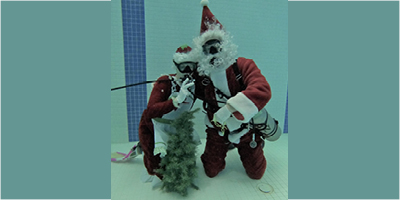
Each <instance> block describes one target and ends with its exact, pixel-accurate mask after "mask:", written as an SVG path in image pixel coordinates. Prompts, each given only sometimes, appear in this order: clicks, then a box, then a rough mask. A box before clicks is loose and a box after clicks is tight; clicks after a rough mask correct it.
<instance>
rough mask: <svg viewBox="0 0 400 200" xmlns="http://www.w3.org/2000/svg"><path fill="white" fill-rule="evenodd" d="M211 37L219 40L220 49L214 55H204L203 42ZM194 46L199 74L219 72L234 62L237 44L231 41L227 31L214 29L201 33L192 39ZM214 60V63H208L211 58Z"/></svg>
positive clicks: (207, 74)
mask: <svg viewBox="0 0 400 200" xmlns="http://www.w3.org/2000/svg"><path fill="white" fill-rule="evenodd" d="M211 39H218V40H219V41H220V42H221V45H220V49H221V51H220V52H218V53H216V54H214V55H205V54H204V53H203V52H202V49H203V47H202V46H203V44H204V43H205V42H207V41H209V40H211ZM193 42H194V44H195V48H196V50H197V51H200V52H198V53H197V54H198V55H199V58H198V60H199V67H198V69H197V71H198V72H199V75H206V76H209V75H210V73H214V72H219V71H224V70H226V69H227V68H228V67H229V66H231V65H232V64H233V63H235V62H236V56H237V46H236V45H235V44H233V43H232V40H231V36H230V35H229V33H228V32H226V31H223V30H220V29H214V30H209V31H206V32H205V33H203V34H202V35H201V36H199V37H197V38H195V39H194V40H193ZM213 58H216V59H215V60H214V64H213V65H212V64H210V61H211V59H213Z"/></svg>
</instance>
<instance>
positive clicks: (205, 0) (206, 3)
mask: <svg viewBox="0 0 400 200" xmlns="http://www.w3.org/2000/svg"><path fill="white" fill-rule="evenodd" d="M200 4H201V5H202V6H203V7H204V6H207V5H208V0H201V1H200Z"/></svg>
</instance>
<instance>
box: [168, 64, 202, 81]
mask: <svg viewBox="0 0 400 200" xmlns="http://www.w3.org/2000/svg"><path fill="white" fill-rule="evenodd" d="M174 64H175V66H176V74H177V75H178V77H179V78H181V79H186V78H189V79H191V78H192V74H193V72H195V71H196V69H197V63H195V62H182V63H179V64H178V63H176V62H175V61H174Z"/></svg>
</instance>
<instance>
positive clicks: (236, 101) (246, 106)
mask: <svg viewBox="0 0 400 200" xmlns="http://www.w3.org/2000/svg"><path fill="white" fill-rule="evenodd" d="M227 103H228V104H229V105H230V106H232V107H233V108H234V109H236V110H237V111H238V112H239V113H240V114H242V115H243V117H244V119H243V120H239V121H241V122H245V123H247V122H249V121H250V119H251V118H252V117H253V116H254V115H255V114H257V113H258V108H257V106H256V105H255V104H254V103H253V102H252V101H251V100H250V99H249V98H247V97H246V95H244V94H243V93H242V92H239V93H237V94H236V95H235V96H234V97H232V98H230V99H229V100H228V101H227Z"/></svg>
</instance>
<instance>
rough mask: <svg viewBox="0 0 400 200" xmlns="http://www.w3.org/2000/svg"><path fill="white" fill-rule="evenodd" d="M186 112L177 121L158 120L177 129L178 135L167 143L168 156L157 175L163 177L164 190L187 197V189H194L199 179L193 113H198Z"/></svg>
mask: <svg viewBox="0 0 400 200" xmlns="http://www.w3.org/2000/svg"><path fill="white" fill-rule="evenodd" d="M198 110H199V109H196V110H194V111H191V112H189V111H186V112H184V113H182V114H181V115H180V116H179V117H178V118H177V119H175V120H165V119H158V121H160V122H163V123H168V124H170V125H171V126H172V127H174V128H175V129H176V133H170V134H169V139H168V142H167V155H166V156H165V157H164V158H163V159H162V160H161V163H160V169H158V170H156V172H157V173H160V174H161V175H163V180H162V182H163V185H162V187H161V189H162V190H164V191H166V192H177V193H179V194H181V195H182V196H186V195H187V189H188V188H189V187H193V188H195V189H198V187H197V186H196V185H194V184H193V180H194V178H196V177H197V170H196V169H197V167H196V143H195V141H193V130H194V129H193V122H192V121H191V120H192V119H193V118H194V116H193V113H194V112H196V111H198Z"/></svg>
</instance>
